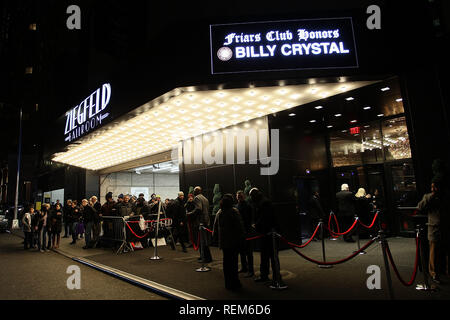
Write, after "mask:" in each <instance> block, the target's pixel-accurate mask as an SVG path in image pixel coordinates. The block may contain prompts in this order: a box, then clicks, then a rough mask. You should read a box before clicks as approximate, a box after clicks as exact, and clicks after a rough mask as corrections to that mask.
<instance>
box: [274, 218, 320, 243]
mask: <svg viewBox="0 0 450 320" xmlns="http://www.w3.org/2000/svg"><path fill="white" fill-rule="evenodd" d="M319 227H320V223H319V224H318V225H317V227H316V230H315V231H314V233H313V235H312V237H311V238H310V239H309V240H308V242H306V243H304V244H302V245H298V244H295V243H292V242H289V241H288V240H286V239H285V238H283V237H280V238H281V239H282V240H283V241H284V242H286V243H287V244H288V245H290V246H293V247H297V248H304V247H306V246H307V245H308V244H310V242H311V241H312V240H313V239H314V237H315V236H316V233H317V231H318V230H319Z"/></svg>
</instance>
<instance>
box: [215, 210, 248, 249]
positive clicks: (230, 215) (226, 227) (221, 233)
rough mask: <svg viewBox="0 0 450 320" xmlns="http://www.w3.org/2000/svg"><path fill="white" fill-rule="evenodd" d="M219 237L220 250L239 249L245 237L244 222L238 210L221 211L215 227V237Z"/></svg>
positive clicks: (218, 212) (217, 216)
mask: <svg viewBox="0 0 450 320" xmlns="http://www.w3.org/2000/svg"><path fill="white" fill-rule="evenodd" d="M215 235H218V240H219V248H220V249H233V248H239V247H240V246H241V245H242V243H243V241H244V237H245V229H244V222H243V221H242V217H241V215H240V214H239V211H238V210H237V209H236V208H230V209H227V210H225V211H223V210H222V209H219V211H217V214H216V218H215V220H214V226H213V236H215Z"/></svg>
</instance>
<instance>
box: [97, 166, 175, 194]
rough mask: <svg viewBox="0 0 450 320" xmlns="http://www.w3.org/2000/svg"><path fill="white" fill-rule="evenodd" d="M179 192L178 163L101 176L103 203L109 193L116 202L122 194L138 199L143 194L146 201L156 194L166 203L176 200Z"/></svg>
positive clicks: (143, 167)
mask: <svg viewBox="0 0 450 320" xmlns="http://www.w3.org/2000/svg"><path fill="white" fill-rule="evenodd" d="M179 191H180V178H179V168H178V161H167V162H161V163H156V164H152V165H148V166H142V167H138V168H133V169H129V170H126V171H121V172H114V173H110V174H106V175H102V176H100V194H101V197H102V201H103V199H105V196H106V194H107V193H108V192H112V193H113V198H114V200H116V199H117V197H118V196H119V195H120V194H123V195H126V194H128V195H130V196H136V197H138V196H139V194H141V193H142V194H144V197H145V200H149V199H150V198H151V195H152V194H155V195H159V196H160V197H161V200H163V201H164V200H165V199H175V198H176V197H177V194H178V192H179Z"/></svg>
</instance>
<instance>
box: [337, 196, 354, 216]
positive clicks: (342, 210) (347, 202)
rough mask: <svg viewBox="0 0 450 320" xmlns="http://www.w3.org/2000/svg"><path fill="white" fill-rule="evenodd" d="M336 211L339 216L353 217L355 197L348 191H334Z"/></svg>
mask: <svg viewBox="0 0 450 320" xmlns="http://www.w3.org/2000/svg"><path fill="white" fill-rule="evenodd" d="M336 202H337V213H338V215H339V216H341V217H353V216H354V215H355V197H354V195H353V193H351V192H350V191H339V192H338V193H336Z"/></svg>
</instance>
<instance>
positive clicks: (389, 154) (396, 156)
mask: <svg viewBox="0 0 450 320" xmlns="http://www.w3.org/2000/svg"><path fill="white" fill-rule="evenodd" d="M382 130H383V145H384V153H385V157H386V161H390V160H400V159H410V158H411V148H410V145H409V136H408V129H407V127H406V119H405V117H400V118H395V119H390V120H386V121H383V128H382Z"/></svg>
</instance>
